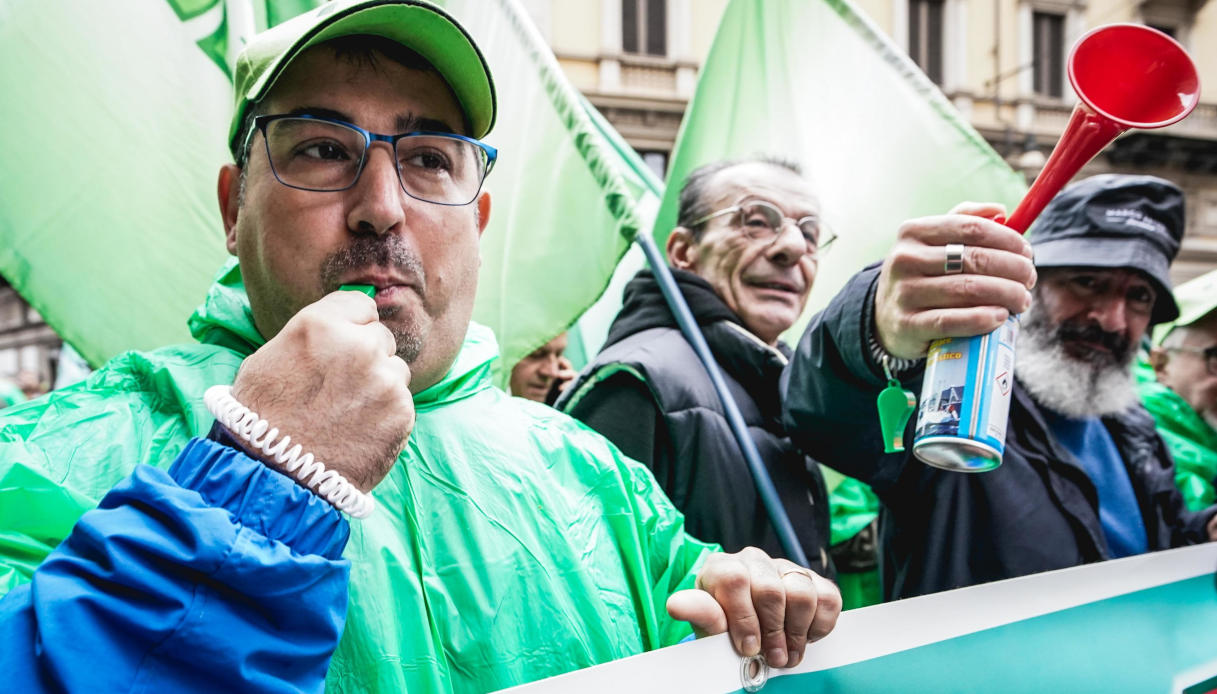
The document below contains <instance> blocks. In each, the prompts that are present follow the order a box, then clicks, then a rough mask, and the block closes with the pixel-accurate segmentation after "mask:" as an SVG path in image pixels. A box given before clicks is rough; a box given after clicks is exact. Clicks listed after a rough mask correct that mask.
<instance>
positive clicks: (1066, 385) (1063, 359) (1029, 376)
mask: <svg viewBox="0 0 1217 694" xmlns="http://www.w3.org/2000/svg"><path fill="white" fill-rule="evenodd" d="M1036 293H1037V297H1036V301H1033V302H1032V304H1031V308H1030V309H1029V310H1028V311H1027V312H1026V313H1025V314H1023V318H1022V329H1021V330H1020V331H1019V336H1018V344H1017V352H1016V354H1017V356H1016V357H1015V364H1014V373H1015V375H1016V376H1017V377H1018V380H1019V382H1020V383H1021V384H1022V386H1023V387H1024V388H1026V389H1027V391H1028V392H1029V393H1030V394H1031V396H1032V397H1033V398H1035V400H1036V402H1038V403H1039V404H1041V405H1043V406H1044V407H1047V408H1048V409H1050V410H1053V411H1055V412H1057V413H1059V414H1062V415H1065V416H1066V417H1072V418H1078V419H1080V418H1084V417H1102V416H1107V415H1113V414H1116V413H1118V412H1122V411H1124V410H1126V409H1128V408H1129V407H1131V406H1132V405H1133V404H1134V403H1136V402H1137V391H1136V388H1135V381H1134V380H1133V375H1132V368H1131V367H1132V359H1133V356H1134V353H1135V352H1134V349H1133V348H1132V346H1126V348H1125V349H1123V350H1117V353H1115V354H1113V355H1111V356H1108V355H1105V354H1102V353H1098V352H1096V353H1093V354H1091V355H1089V357H1088V358H1079V357H1075V356H1073V355H1071V354H1069V353H1068V352H1067V351H1066V350H1065V346H1064V342H1063V341H1062V338H1061V332H1062V330H1065V331H1068V330H1069V329H1070V328H1063V327H1062V325H1061V324H1053V323H1052V322H1051V319H1050V318H1049V317H1048V315H1047V314H1046V313H1045V312H1043V311H1042V310H1038V309H1037V306H1038V305H1039V304H1040V302H1039V301H1038V291H1037V292H1036ZM1120 351H1122V352H1123V353H1120Z"/></svg>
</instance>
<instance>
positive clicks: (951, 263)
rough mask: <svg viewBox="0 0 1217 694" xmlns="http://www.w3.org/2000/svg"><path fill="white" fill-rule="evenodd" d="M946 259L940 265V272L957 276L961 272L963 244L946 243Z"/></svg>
mask: <svg viewBox="0 0 1217 694" xmlns="http://www.w3.org/2000/svg"><path fill="white" fill-rule="evenodd" d="M946 250H947V259H946V262H944V263H943V264H942V271H943V272H944V273H946V274H948V275H958V274H959V273H961V272H963V244H962V243H948V244H947V248H946Z"/></svg>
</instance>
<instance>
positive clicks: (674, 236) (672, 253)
mask: <svg viewBox="0 0 1217 694" xmlns="http://www.w3.org/2000/svg"><path fill="white" fill-rule="evenodd" d="M666 250H667V253H668V262H669V263H671V265H672V267H674V268H676V269H677V270H693V269H694V268H696V267H697V243H696V242H695V241H694V240H693V232H692V231H690V230H688V229H686V228H685V227H676V228H675V229H673V230H672V233H671V234H668V243H667V247H666Z"/></svg>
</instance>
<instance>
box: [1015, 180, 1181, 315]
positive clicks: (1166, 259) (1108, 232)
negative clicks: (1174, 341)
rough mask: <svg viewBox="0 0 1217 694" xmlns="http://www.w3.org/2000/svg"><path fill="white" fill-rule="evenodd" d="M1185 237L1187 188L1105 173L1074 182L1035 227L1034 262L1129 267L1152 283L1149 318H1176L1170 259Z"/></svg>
mask: <svg viewBox="0 0 1217 694" xmlns="http://www.w3.org/2000/svg"><path fill="white" fill-rule="evenodd" d="M1182 238H1183V191H1182V190H1180V189H1179V186H1177V185H1175V184H1174V183H1171V182H1170V181H1166V180H1163V179H1161V178H1156V177H1154V176H1125V175H1122V174H1102V175H1099V176H1091V177H1090V178H1087V179H1085V180H1082V181H1078V182H1077V183H1074V184H1072V185H1070V186H1068V187H1067V188H1065V190H1063V191H1061V193H1060V194H1059V195H1057V196H1056V197H1055V198H1053V199H1052V202H1050V203H1048V206H1047V207H1045V208H1044V212H1043V213H1042V214H1041V215H1040V216H1039V219H1037V220H1036V222H1035V224H1034V225H1033V226H1032V227H1031V232H1030V234H1029V239H1030V241H1031V246H1032V248H1034V249H1035V266H1036V267H1037V268H1051V267H1092V268H1129V269H1132V270H1139V271H1141V272H1142V273H1144V274H1145V276H1146V277H1147V278H1148V279H1149V280H1150V281H1151V282H1152V283H1153V285H1154V289H1156V290H1157V293H1158V299H1157V301H1156V302H1155V303H1154V309H1153V314H1152V316H1151V318H1150V321H1151V323H1161V322H1163V321H1170V320H1174V319H1175V318H1177V317H1178V316H1179V307H1178V306H1176V305H1175V299H1174V297H1173V296H1172V295H1171V281H1170V265H1171V261H1173V260H1174V259H1175V255H1176V254H1178V253H1179V243H1180V240H1181V239H1182Z"/></svg>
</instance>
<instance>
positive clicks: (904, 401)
mask: <svg viewBox="0 0 1217 694" xmlns="http://www.w3.org/2000/svg"><path fill="white" fill-rule="evenodd" d="M875 404H876V405H878V407H879V428H880V429H881V430H882V431H883V452H884V453H899V452H901V451H903V450H904V425H905V424H908V421H909V417H911V416H912V415H913V412H915V411H916V410H917V397H916V396H915V395H913V392H912V391H911V390H905V389H904V388H902V387H901V386H900V381H897V380H896V379H894V378H889V379H888V381H887V387H886V388H884V389H883V390H881V391H879V397H878V398H877V399H876V400H875Z"/></svg>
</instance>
